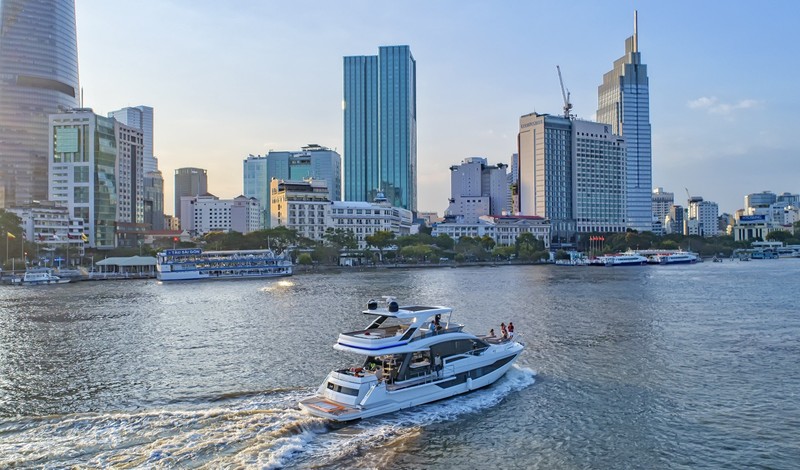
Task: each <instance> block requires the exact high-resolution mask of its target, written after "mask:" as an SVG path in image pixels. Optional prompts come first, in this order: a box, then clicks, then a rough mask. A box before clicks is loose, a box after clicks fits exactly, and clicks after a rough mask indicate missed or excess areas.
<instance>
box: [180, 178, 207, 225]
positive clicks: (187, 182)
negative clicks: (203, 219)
mask: <svg viewBox="0 0 800 470" xmlns="http://www.w3.org/2000/svg"><path fill="white" fill-rule="evenodd" d="M207 192H208V173H207V172H206V170H203V169H202V168H178V169H177V170H175V215H176V216H178V219H180V221H181V228H184V229H185V225H184V223H186V222H187V221H188V219H186V218H185V217H184V215H185V216H186V217H189V216H190V214H183V213H182V212H183V207H182V204H181V198H182V197H184V196H192V197H197V196H202V195H203V194H206V193H207Z"/></svg>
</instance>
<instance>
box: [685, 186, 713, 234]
mask: <svg viewBox="0 0 800 470" xmlns="http://www.w3.org/2000/svg"><path fill="white" fill-rule="evenodd" d="M686 215H687V216H688V218H687V219H686V221H685V225H684V226H685V227H686V229H685V230H684V235H700V236H703V237H715V236H717V234H718V233H719V221H718V218H719V206H718V205H717V203H716V202H711V201H704V200H703V198H702V197H699V196H695V197H692V198H690V199H689V207H688V209H687V212H686Z"/></svg>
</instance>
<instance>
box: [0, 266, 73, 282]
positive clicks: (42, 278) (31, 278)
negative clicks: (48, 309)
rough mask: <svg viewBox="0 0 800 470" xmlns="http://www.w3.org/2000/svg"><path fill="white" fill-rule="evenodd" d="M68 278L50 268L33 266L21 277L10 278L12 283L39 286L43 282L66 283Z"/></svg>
mask: <svg viewBox="0 0 800 470" xmlns="http://www.w3.org/2000/svg"><path fill="white" fill-rule="evenodd" d="M68 282H69V279H63V278H60V277H58V276H56V275H55V274H53V270H52V269H50V268H34V269H29V270H27V271H25V274H24V275H23V276H22V277H17V278H14V279H12V280H11V283H12V284H18V285H23V286H39V285H44V284H66V283H68Z"/></svg>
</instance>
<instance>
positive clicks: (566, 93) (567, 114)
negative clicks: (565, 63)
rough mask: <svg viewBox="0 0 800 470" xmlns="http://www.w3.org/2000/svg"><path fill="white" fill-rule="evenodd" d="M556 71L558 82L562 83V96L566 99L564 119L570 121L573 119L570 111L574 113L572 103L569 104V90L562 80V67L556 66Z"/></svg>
mask: <svg viewBox="0 0 800 470" xmlns="http://www.w3.org/2000/svg"><path fill="white" fill-rule="evenodd" d="M556 70H558V81H559V83H561V96H562V97H563V98H564V117H565V118H567V119H569V118H571V117H572V114H570V111H572V103H570V102H569V90H567V89H566V88H564V79H563V78H561V67H559V66H558V65H556Z"/></svg>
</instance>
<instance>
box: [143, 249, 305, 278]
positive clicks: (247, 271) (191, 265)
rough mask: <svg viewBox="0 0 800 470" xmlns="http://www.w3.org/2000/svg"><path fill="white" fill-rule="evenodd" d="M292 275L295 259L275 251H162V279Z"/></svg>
mask: <svg viewBox="0 0 800 470" xmlns="http://www.w3.org/2000/svg"><path fill="white" fill-rule="evenodd" d="M291 275H292V260H291V259H289V258H287V257H285V256H276V255H275V253H273V252H272V250H228V251H203V250H201V249H200V248H187V249H176V250H165V251H163V252H161V253H159V254H158V262H157V264H156V277H157V278H158V280H159V281H191V280H198V279H252V278H262V277H281V276H291Z"/></svg>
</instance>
